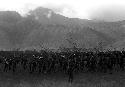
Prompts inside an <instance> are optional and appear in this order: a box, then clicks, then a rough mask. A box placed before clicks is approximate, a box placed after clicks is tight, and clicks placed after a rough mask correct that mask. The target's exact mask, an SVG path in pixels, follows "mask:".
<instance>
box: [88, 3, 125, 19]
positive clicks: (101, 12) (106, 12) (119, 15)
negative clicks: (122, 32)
mask: <svg viewBox="0 0 125 87" xmlns="http://www.w3.org/2000/svg"><path fill="white" fill-rule="evenodd" d="M90 19H96V20H103V21H120V20H125V6H121V5H110V6H105V7H100V8H98V9H96V10H93V11H92V12H91V13H90Z"/></svg>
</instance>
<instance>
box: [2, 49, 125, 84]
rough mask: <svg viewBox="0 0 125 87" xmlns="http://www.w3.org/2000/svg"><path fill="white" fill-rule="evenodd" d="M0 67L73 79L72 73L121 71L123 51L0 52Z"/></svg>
mask: <svg viewBox="0 0 125 87" xmlns="http://www.w3.org/2000/svg"><path fill="white" fill-rule="evenodd" d="M2 66H3V68H1V69H0V70H2V71H3V72H9V71H12V72H14V73H15V72H16V71H18V69H22V71H28V72H29V73H30V74H32V73H39V74H47V73H57V72H61V73H65V74H66V75H67V76H68V78H69V79H68V81H69V82H72V81H73V75H74V73H79V72H85V71H87V72H88V71H89V72H104V73H106V72H110V73H112V72H113V71H114V70H122V71H123V70H124V68H125V51H105V52H93V51H89V52H83V51H67V52H65V51H60V52H53V51H45V50H41V51H0V67H2Z"/></svg>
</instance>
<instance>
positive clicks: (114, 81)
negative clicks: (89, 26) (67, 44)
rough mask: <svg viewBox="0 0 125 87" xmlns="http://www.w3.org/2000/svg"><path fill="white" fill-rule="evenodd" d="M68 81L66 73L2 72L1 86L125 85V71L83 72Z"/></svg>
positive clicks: (109, 86)
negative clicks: (110, 72) (111, 72)
mask: <svg viewBox="0 0 125 87" xmlns="http://www.w3.org/2000/svg"><path fill="white" fill-rule="evenodd" d="M74 77H75V78H74V81H73V83H68V81H67V79H68V78H67V76H65V75H64V74H51V75H38V74H28V73H25V74H23V73H21V74H20V73H15V74H13V73H12V72H8V73H3V72H0V87H125V72H114V73H113V74H108V73H90V72H88V73H87V72H86V73H82V74H77V75H75V76H74Z"/></svg>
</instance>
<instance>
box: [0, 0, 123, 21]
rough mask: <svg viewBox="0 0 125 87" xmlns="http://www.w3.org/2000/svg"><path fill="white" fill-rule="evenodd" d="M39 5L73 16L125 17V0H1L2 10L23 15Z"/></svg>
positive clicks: (100, 18) (97, 18) (105, 19)
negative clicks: (13, 11)
mask: <svg viewBox="0 0 125 87" xmlns="http://www.w3.org/2000/svg"><path fill="white" fill-rule="evenodd" d="M39 6H43V7H46V8H50V9H53V10H54V11H55V12H56V13H59V14H62V15H64V16H67V17H71V18H74V17H75V18H81V19H94V20H104V21H119V20H123V19H125V0H0V10H15V11H18V12H19V13H21V14H22V15H24V14H26V13H27V12H28V11H29V10H31V9H32V10H33V9H35V8H36V7H39Z"/></svg>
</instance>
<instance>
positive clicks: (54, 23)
mask: <svg viewBox="0 0 125 87" xmlns="http://www.w3.org/2000/svg"><path fill="white" fill-rule="evenodd" d="M124 38H125V21H118V22H104V21H95V20H86V19H78V18H68V17H65V16H62V15H61V14H57V13H56V12H54V11H53V10H51V9H48V8H43V7H38V8H36V9H35V10H31V11H30V12H29V14H28V15H27V16H26V17H22V16H20V14H19V13H17V12H15V11H1V12H0V40H1V41H0V42H1V43H0V48H16V47H17V48H32V47H36V48H40V46H44V47H47V48H59V47H72V46H74V45H76V46H78V47H82V48H93V47H97V46H98V45H99V44H100V43H102V44H101V45H102V46H103V47H104V48H105V47H108V46H109V45H113V44H115V43H121V42H122V40H124Z"/></svg>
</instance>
